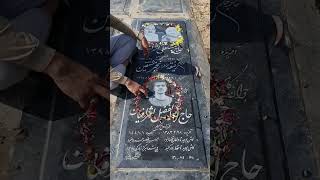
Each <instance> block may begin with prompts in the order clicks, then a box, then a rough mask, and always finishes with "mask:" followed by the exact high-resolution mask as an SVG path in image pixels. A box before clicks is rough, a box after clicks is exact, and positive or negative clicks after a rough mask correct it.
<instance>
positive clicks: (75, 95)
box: [44, 53, 109, 109]
mask: <svg viewBox="0 0 320 180" xmlns="http://www.w3.org/2000/svg"><path fill="white" fill-rule="evenodd" d="M44 73H46V74H48V75H49V76H50V77H51V78H52V79H53V80H54V82H55V83H56V84H57V86H58V87H59V88H60V89H61V90H62V91H63V92H64V93H65V94H66V95H68V96H69V97H70V98H72V99H73V100H75V101H76V102H78V103H79V105H80V106H81V107H82V108H84V109H86V108H87V107H88V105H89V103H90V100H91V99H92V98H94V97H96V96H102V97H104V98H105V99H107V100H109V93H108V92H109V90H108V88H107V83H106V82H105V81H103V80H101V79H100V78H99V77H98V76H97V75H96V74H94V73H92V72H91V71H90V70H89V69H87V68H86V67H84V66H82V65H80V64H77V63H75V62H73V61H72V60H70V59H68V58H67V57H65V56H63V55H62V54H59V53H56V55H55V56H54V57H53V59H52V61H51V62H50V64H49V65H48V67H47V68H46V69H45V70H44Z"/></svg>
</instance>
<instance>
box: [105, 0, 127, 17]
mask: <svg viewBox="0 0 320 180" xmlns="http://www.w3.org/2000/svg"><path fill="white" fill-rule="evenodd" d="M110 4H111V9H110V12H111V13H112V14H128V11H129V8H130V4H131V0H111V1H110Z"/></svg>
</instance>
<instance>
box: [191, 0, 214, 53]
mask: <svg viewBox="0 0 320 180" xmlns="http://www.w3.org/2000/svg"><path fill="white" fill-rule="evenodd" d="M191 11H192V13H193V18H194V22H195V23H196V25H197V27H198V30H199V32H200V34H201V37H202V41H203V44H204V48H205V51H206V53H207V57H208V58H209V59H210V38H208V37H210V1H209V0H191Z"/></svg>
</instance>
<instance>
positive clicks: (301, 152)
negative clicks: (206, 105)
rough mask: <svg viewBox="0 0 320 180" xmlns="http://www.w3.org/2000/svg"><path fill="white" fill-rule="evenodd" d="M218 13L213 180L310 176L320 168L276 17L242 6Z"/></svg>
mask: <svg viewBox="0 0 320 180" xmlns="http://www.w3.org/2000/svg"><path fill="white" fill-rule="evenodd" d="M212 7H213V9H214V11H213V17H214V19H213V21H212V27H216V28H213V33H212V40H213V46H212V48H213V54H212V55H213V56H212V60H213V62H212V66H211V72H214V74H212V78H211V90H212V91H211V96H212V99H211V107H210V108H211V118H212V121H211V126H212V131H211V158H212V159H213V161H212V164H211V175H212V177H213V178H214V179H259V180H260V179H261V180H264V179H303V177H302V176H304V177H307V176H310V177H311V176H312V175H311V174H308V175H306V174H307V173H310V172H317V169H316V166H315V164H314V162H313V161H312V157H313V152H312V145H311V143H310V138H309V135H308V130H307V121H306V117H305V114H304V112H303V111H302V110H301V109H303V103H302V101H301V99H300V95H299V89H298V88H299V87H297V86H296V82H295V80H294V78H293V75H292V72H291V70H290V69H291V66H290V61H289V58H288V55H287V51H286V48H285V46H284V44H283V41H281V42H280V44H279V45H278V46H274V45H273V42H274V41H275V35H276V27H275V23H274V21H273V19H272V17H271V16H268V15H264V14H262V12H261V11H259V9H261V8H260V7H259V6H257V5H256V6H255V5H254V6H248V5H246V4H244V3H242V1H239V0H221V1H216V3H214V4H213V6H212ZM297 155H298V156H297ZM303 174H304V175H303Z"/></svg>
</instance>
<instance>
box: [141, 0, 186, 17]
mask: <svg viewBox="0 0 320 180" xmlns="http://www.w3.org/2000/svg"><path fill="white" fill-rule="evenodd" d="M189 6H190V5H189V2H188V1H186V0H162V1H157V0H139V4H138V9H137V12H136V13H137V14H141V15H164V16H166V17H167V16H168V15H169V16H172V17H173V16H174V15H182V16H183V18H186V17H187V16H188V15H189V14H190V13H189ZM144 18H145V17H144Z"/></svg>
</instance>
